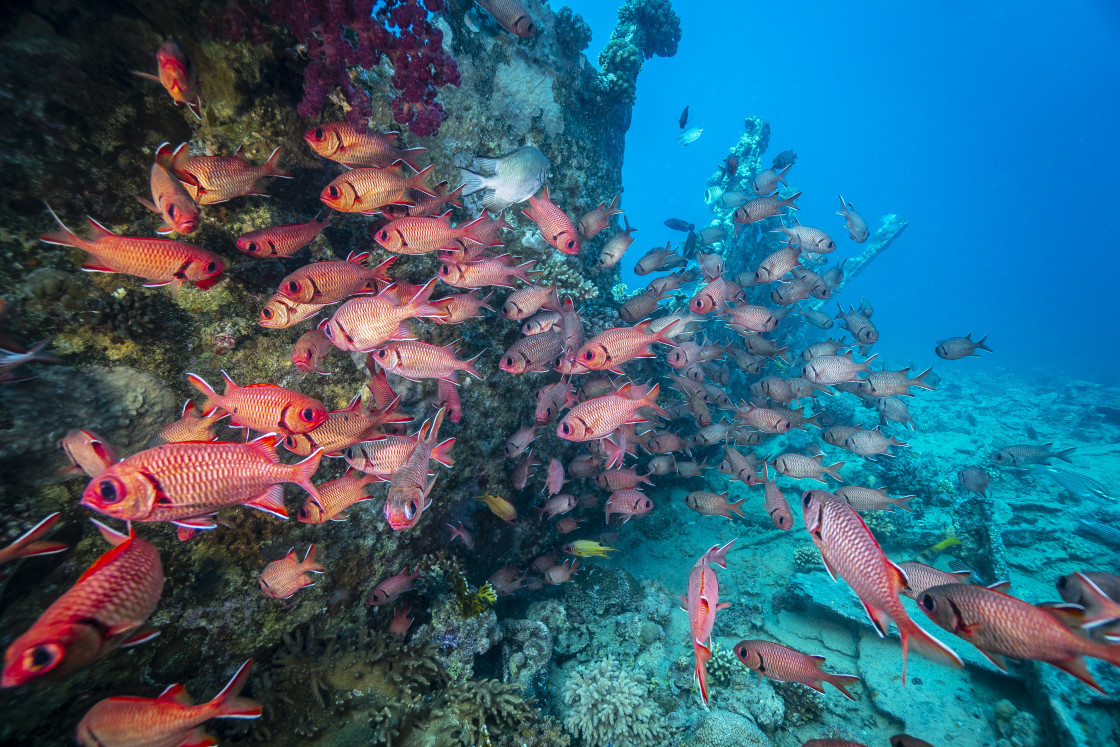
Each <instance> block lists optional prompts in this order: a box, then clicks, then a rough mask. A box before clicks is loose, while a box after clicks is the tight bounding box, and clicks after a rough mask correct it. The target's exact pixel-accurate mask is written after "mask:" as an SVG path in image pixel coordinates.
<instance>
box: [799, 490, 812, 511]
mask: <svg viewBox="0 0 1120 747" xmlns="http://www.w3.org/2000/svg"><path fill="white" fill-rule="evenodd" d="M811 500H813V491H811V490H806V491H805V492H804V493H802V494H801V505H802V506H804V507H805V508H808V507H809V501H811Z"/></svg>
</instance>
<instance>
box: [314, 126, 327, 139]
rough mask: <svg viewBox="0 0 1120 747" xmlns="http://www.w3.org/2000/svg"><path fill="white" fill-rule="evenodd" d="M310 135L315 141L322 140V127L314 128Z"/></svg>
mask: <svg viewBox="0 0 1120 747" xmlns="http://www.w3.org/2000/svg"><path fill="white" fill-rule="evenodd" d="M312 135H313V136H314V138H315V139H316V140H322V139H323V137H324V134H323V128H322V127H316V128H315V132H313V133H312Z"/></svg>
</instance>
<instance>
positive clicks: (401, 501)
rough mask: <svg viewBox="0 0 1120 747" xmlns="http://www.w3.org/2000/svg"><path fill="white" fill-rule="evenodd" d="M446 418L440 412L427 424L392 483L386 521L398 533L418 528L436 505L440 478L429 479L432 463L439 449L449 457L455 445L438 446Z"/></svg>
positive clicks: (386, 503) (386, 507) (387, 502)
mask: <svg viewBox="0 0 1120 747" xmlns="http://www.w3.org/2000/svg"><path fill="white" fill-rule="evenodd" d="M446 414H447V411H446V410H440V411H439V412H437V413H436V415H435V418H434V419H433V420H431V421H425V422H424V424H423V425H422V426H420V432H419V433H417V434H416V439H417V442H416V446H415V447H413V449H412V453H411V454H409V455H408V459H407V460H406V461H405V463H404V466H402V467H401V468H400V469H399V470H397V472H396V474H394V475H393V480H392V482H390V483H389V495H388V497H387V498H386V499H385V519H386V520H387V521H388V522H389V526H391V527H392V528H393V529H394V530H395V531H398V532H399V531H401V530H403V529H412V528H413V527H415V526H416V525H417V523H419V521H420V517H421V515H422V514H423V513H424V511H425V510H426V509H427V508H428V506H430V505H432V499H431V497H430V495H431V492H432V488H433V487H435V484H436V478H435V476H434V475H433V476H432V477H431V478H429V477H428V460H429V459H430V458H431V456H432V452H433V451H435V450H436V448H437V447H442V451H443V452H445V453H446V452H447V451H448V450H450V448H451V444H453V443H455V439H449V443H446V445H445V444H440V443H439V442H438V439H439V427H440V425H441V424H442V423H443V418H444V417H445V416H446Z"/></svg>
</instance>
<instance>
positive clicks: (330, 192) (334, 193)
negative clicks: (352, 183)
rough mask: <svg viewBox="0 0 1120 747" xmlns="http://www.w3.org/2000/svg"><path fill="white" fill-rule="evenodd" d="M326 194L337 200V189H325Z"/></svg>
mask: <svg viewBox="0 0 1120 747" xmlns="http://www.w3.org/2000/svg"><path fill="white" fill-rule="evenodd" d="M327 193H328V194H330V196H331V197H333V198H335V199H338V196H339V191H338V187H330V188H328V189H327Z"/></svg>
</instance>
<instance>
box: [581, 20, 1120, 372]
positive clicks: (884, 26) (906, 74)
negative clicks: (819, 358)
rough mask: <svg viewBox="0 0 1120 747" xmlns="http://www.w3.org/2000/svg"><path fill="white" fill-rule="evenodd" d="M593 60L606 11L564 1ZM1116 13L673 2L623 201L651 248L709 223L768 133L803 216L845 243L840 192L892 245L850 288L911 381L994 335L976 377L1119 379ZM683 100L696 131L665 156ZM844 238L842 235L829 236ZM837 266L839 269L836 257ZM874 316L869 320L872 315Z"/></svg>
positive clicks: (637, 111)
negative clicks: (951, 348) (1005, 371)
mask: <svg viewBox="0 0 1120 747" xmlns="http://www.w3.org/2000/svg"><path fill="white" fill-rule="evenodd" d="M570 5H571V6H572V7H573V8H574V9H575V10H577V11H578V12H579V13H581V14H582V15H583V16H584V17H585V18H586V19H587V21H588V23H590V24H591V26H592V29H593V32H594V36H593V38H592V42H591V47H590V49H588V51H587V54H588V57H589V58H590V59H592V60H595V59H596V57H597V55H598V52H599V50H600V49H601V48H602V46H603V45H604V44H605V43H606V42H607V40H608V39H609V36H610V31H611V29H612V28H613V26H614V22H615V13H616V8H615V5H616V4H614V3H602V2H596V1H593V0H573V2H571V3H570ZM1118 8H1120V6H1117V4H1116V3H1113V2H1107V0H1075V1H1074V2H1069V3H1062V4H1060V5H1054V4H1051V3H1043V2H1037V1H1030V2H1021V3H1020V2H989V3H963V2H956V3H948V4H938V5H936V6H933V5H923V4H918V5H914V4H901V3H895V2H887V1H885V0H880V1H878V2H866V3H836V2H829V1H827V0H810V1H809V2H805V3H798V4H797V5H796V7H794V6H791V5H790V4H788V3H777V2H750V3H747V2H728V3H722V4H719V5H713V4H711V3H699V2H680V3H675V4H674V9H675V10H676V12H677V13H678V14H679V15H680V16H681V25H682V27H683V29H684V35H683V38H682V40H681V42H680V49H679V51H678V52H677V55H676V56H675V57H672V58H669V59H663V58H657V57H655V58H653V59H651V60H648V61H646V63H645V66H644V67H643V71H642V75H641V77H640V78H639V80H638V102H637V105H636V106H635V108H634V120H633V125H632V126H631V129H630V132H629V133H628V134H627V138H626V160H625V165H624V170H623V184H624V187H625V194H624V198H623V203H622V204H623V207H625V208H626V211H627V214H628V216H629V218H630V223H631V225H633V226H637V227H638V229H639V230H638V232H637V234H636V236H637V238H638V242H637V244H636V248H638V249H640V251H631V252H630V254H629V255H628V256H627V257H626V258H625V259H624V263H625V265H626V270H624V277H626V279H627V280H629V281H630V285H631V286H632V287H641V286H642V285H644V283H640V282H638V281H637V279H636V278H634V277H633V276H632V275H628V274H626V273H627V272H628V270H629V268H631V267H633V263H634V262H635V261H636V260H637V259H638V258H639V257H641V255H642V253H644V250H645V249H647V248H650V247H653V246H657V245H664V243H665V241H666V240H669V239H671V240H673V241H674V242H676V241H680V240H681V239H682V238H683V234H679V233H675V232H672V231H670V230H668V229H666V228H664V226H662V221H664V220H665V219H666V218H669V217H679V218H683V219H685V220H687V221H689V222H694V223H696V224H698V225H704V224H706V223H707V222H708V221H709V220H710V219H711V217H712V214H711V213H710V212H709V210H708V209H707V207H706V206H705V205H704V203H703V200H702V195H703V192H704V188H705V184H706V180H707V179H708V177H709V176H711V174H712V173H713V172H715V171H716V165H717V164H718V163H720V162H722V160H723V159H724V157H725V156H726V155H727V152H728V148H729V147H730V146H731V145H732V144H733V143H735V142H736V141H737V139H738V137H739V135H740V134H741V133H742V126H743V117H744V116H751V115H754V116H759V117H762V118H763V119H766V120H768V121H769V122H770V127H771V135H770V149H769V151H768V153H767V154H766V158H764V163H769V161H768V158H769V157H770V156H773V155H776V154H777V153H778V152H779V151H782V150H785V149H787V148H792V149H794V150H795V151H797V152H798V154H799V155H798V162H797V164H796V165H795V166H794V168H793V169H792V170H791V172H790V177H791V180H792V183H793V185H795V186H796V187H797V188H798V189H801V190H802V191H803V193H804V194H803V197H802V198H801V199H800V200H799V204H800V206H801V210H800V212H799V213H798V217H799V218H800V220H801V221H802V223H805V224H806V225H813V226H818V227H821V228H824V229H825V230H828V231H829V232H830V234H831V235H832V236H833V238H835V239H837V241H838V244H839V252H838V253H837V254H838V255H839V256H843V252H845V251H846V250H847V251H853V250H854V249H855V248H856V245H854V244H852V243H851V242H850V241H848V240H847V238H846V236H845V235H844V232H843V219H842V218H840V217H838V216H835V215H833V213H834V212H835V210H836V208H837V199H836V195H837V193H843V195H844V196H845V197H846V198H847V199H848V200H850V201H851V202H853V203H854V204H855V206H856V208H857V209H858V210H859V211H860V212H861V213H862V214H863V215H864V217H865V218H866V219H867V220H868V222H869V223H870V224H871V225H872V228H874V226H875V225H876V224H877V221H878V218H879V216H881V215H883V214H885V213H891V212H894V213H898V214H899V215H901V216H902V217H904V218H905V219H907V220H908V221H910V226H909V227H908V228H907V229H906V233H905V234H904V236H903V238H901V239H900V240H899V242H898V243H896V244H895V245H894V246H893V247H892V248H891V249H890V250H889V251H888V252H887V253H885V254H884V255H883V256H881V257H879V258H877V259H876V261H875V262H874V263H872V265H871V266H870V267H869V268H868V270H867V271H866V272H865V273H864V274H863V275H862V276H861V277H860V278H859V279H858V280H857V281H856V282H854V283H852V284H851V285H850V286H849V287H848V288H847V289H846V291H845V296H846V300H845V302H848V301H852V302H854V301H856V300H858V299H859V297H860V296H866V297H867V298H869V299H870V300H872V301H873V303H874V305H875V308H876V311H877V312H878V311H881V312H882V313H881V315H880V317H877V318H876V323H877V324H879V326H880V328H881V330H882V333H883V339H884V341H888V342H887V345H885V346H883V347H885V348H887V349H888V350H889V351H890V352H891V353H893V354H897V355H898V356H899V357H901V358H905V359H913V360H914V361H915V363H918V364H921V365H922V367H924V366H925V365H928V364H930V363H935V362H936V359H935V358H934V357H933V354H932V351H933V347H934V344H935V342H936V341H937V340H939V339H942V338H945V337H949V336H953V335H964V334H965V333H967V332H970V331H971V332H973V333H975V335H974V336H976V335H983V334H985V333H988V334H990V335H991V338H990V344H991V346H992V347H993V349H996V350H997V351H998V355H996V356H991V357H990V358H988V359H987V360H985V361H971V362H969V364H968V365H972V366H992V367H995V366H1004V367H1007V368H1010V369H1018V370H1028V369H1031V368H1034V367H1040V368H1043V369H1046V370H1048V371H1050V372H1065V373H1066V374H1068V375H1069V376H1072V377H1074V378H1085V379H1091V380H1095V381H1101V382H1111V383H1116V382H1117V381H1118V380H1120V379H1118V373H1117V371H1118V369H1120V366H1118V363H1120V353H1118V352H1117V350H1116V348H1115V346H1114V345H1112V344H1110V343H1109V342H1107V341H1106V340H1107V339H1109V338H1112V339H1115V336H1114V335H1113V334H1111V333H1109V332H1107V331H1105V330H1107V329H1108V323H1107V321H1106V320H1108V319H1110V318H1111V316H1112V315H1113V314H1114V310H1113V299H1114V297H1115V293H1114V290H1115V285H1116V282H1117V278H1118V277H1120V275H1118V272H1120V260H1118V259H1117V254H1116V250H1115V247H1114V246H1113V245H1114V244H1115V239H1114V238H1112V237H1115V236H1117V235H1120V217H1118V214H1117V212H1116V210H1115V205H1116V203H1117V200H1118V199H1120V187H1118V186H1117V181H1116V174H1117V173H1120V138H1118V137H1117V135H1116V133H1117V124H1116V123H1117V118H1118V115H1120V99H1117V97H1116V96H1115V92H1116V91H1117V90H1120V55H1117V54H1116V50H1117V48H1120V9H1118ZM685 105H688V106H689V115H690V118H691V120H692V121H693V123H694V126H699V127H703V128H704V133H703V135H702V136H701V138H700V139H699V140H698V141H697V142H695V143H693V144H691V145H689V146H687V147H681V146H679V145H677V143H676V136H677V134H678V133H679V132H680V130H679V129H678V127H677V118H678V116H679V115H680V113H681V110H682V109H683V108H684V107H685ZM842 236H843V239H841V237H842ZM834 256H837V255H834ZM880 318H881V321H880Z"/></svg>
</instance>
